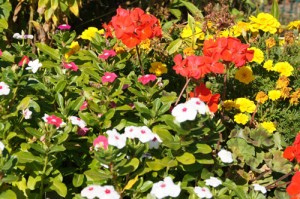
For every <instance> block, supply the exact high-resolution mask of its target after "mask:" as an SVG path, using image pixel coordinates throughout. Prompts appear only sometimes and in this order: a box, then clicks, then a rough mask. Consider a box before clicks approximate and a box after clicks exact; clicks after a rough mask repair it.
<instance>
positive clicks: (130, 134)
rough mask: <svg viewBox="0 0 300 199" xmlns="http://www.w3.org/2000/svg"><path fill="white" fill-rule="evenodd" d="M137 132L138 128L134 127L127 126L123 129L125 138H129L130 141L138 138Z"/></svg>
mask: <svg viewBox="0 0 300 199" xmlns="http://www.w3.org/2000/svg"><path fill="white" fill-rule="evenodd" d="M139 130H140V128H139V127H136V126H127V127H126V128H125V132H124V135H125V136H126V137H127V138H130V139H134V138H137V137H138V136H137V135H138V133H139Z"/></svg>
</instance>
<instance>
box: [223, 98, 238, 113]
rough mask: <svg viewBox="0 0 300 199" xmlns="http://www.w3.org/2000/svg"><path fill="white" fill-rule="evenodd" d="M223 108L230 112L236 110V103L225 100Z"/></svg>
mask: <svg viewBox="0 0 300 199" xmlns="http://www.w3.org/2000/svg"><path fill="white" fill-rule="evenodd" d="M223 108H224V109H225V110H227V111H229V110H231V109H233V108H235V102H234V101H232V100H225V101H224V102H223Z"/></svg>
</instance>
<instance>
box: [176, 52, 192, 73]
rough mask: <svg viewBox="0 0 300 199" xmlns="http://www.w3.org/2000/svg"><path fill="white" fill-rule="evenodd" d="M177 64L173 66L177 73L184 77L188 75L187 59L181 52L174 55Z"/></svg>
mask: <svg viewBox="0 0 300 199" xmlns="http://www.w3.org/2000/svg"><path fill="white" fill-rule="evenodd" d="M173 60H174V62H175V66H173V69H174V70H175V72H176V74H180V75H181V76H183V77H188V74H189V72H188V70H187V68H186V66H185V65H186V62H187V60H186V59H182V56H181V54H177V55H176V56H175V57H174V59H173Z"/></svg>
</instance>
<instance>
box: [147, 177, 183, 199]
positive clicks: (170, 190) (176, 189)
mask: <svg viewBox="0 0 300 199" xmlns="http://www.w3.org/2000/svg"><path fill="white" fill-rule="evenodd" d="M180 191H181V188H180V186H179V185H175V184H174V182H173V180H172V178H170V177H166V178H165V179H164V181H159V182H157V183H154V184H153V186H152V189H151V192H150V194H152V195H154V196H155V197H156V198H158V199H161V198H164V197H167V196H171V197H177V196H179V194H180Z"/></svg>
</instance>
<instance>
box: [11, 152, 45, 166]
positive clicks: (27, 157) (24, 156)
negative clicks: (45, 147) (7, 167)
mask: <svg viewBox="0 0 300 199" xmlns="http://www.w3.org/2000/svg"><path fill="white" fill-rule="evenodd" d="M15 155H16V156H17V158H18V162H19V163H29V162H33V161H36V162H42V161H43V159H42V158H40V157H38V156H34V155H32V153H30V152H25V151H19V152H17V153H15Z"/></svg>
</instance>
